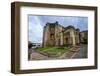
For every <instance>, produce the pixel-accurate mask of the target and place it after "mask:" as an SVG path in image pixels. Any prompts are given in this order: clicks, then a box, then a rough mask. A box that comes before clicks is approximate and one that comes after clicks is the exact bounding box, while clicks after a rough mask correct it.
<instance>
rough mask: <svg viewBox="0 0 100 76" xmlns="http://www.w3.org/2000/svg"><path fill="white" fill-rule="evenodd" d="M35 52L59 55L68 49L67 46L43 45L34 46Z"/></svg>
mask: <svg viewBox="0 0 100 76" xmlns="http://www.w3.org/2000/svg"><path fill="white" fill-rule="evenodd" d="M35 50H36V51H37V52H40V53H44V54H47V55H49V56H52V55H53V56H60V55H62V54H63V53H65V52H68V51H69V48H67V47H44V48H36V49H35Z"/></svg>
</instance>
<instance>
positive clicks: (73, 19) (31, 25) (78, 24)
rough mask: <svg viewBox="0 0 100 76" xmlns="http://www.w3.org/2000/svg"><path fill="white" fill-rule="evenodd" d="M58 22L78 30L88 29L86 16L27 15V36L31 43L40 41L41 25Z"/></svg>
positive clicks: (41, 35)
mask: <svg viewBox="0 0 100 76" xmlns="http://www.w3.org/2000/svg"><path fill="white" fill-rule="evenodd" d="M56 21H58V23H59V24H60V25H62V26H64V27H67V26H69V25H72V26H74V27H75V28H79V29H80V31H84V30H87V29H88V18H87V17H78V16H45V15H28V35H29V36H28V37H29V41H31V42H32V43H42V38H43V27H44V26H45V25H46V23H47V22H49V23H55V22H56Z"/></svg>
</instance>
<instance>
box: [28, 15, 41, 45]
mask: <svg viewBox="0 0 100 76" xmlns="http://www.w3.org/2000/svg"><path fill="white" fill-rule="evenodd" d="M29 17H30V16H29ZM31 17H32V16H31ZM30 19H31V20H30ZM42 36H43V26H42V25H41V22H40V20H39V18H38V17H36V16H34V17H33V18H29V41H32V42H35V43H42Z"/></svg>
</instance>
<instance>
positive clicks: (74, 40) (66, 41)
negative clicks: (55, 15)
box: [43, 22, 80, 47]
mask: <svg viewBox="0 0 100 76" xmlns="http://www.w3.org/2000/svg"><path fill="white" fill-rule="evenodd" d="M79 36H80V30H79V29H75V27H74V26H71V25H70V26H67V27H63V26H62V25H60V24H59V23H58V22H55V23H47V24H46V26H44V32H43V47H45V46H69V45H72V46H74V45H76V44H79V43H80V38H79Z"/></svg>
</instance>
